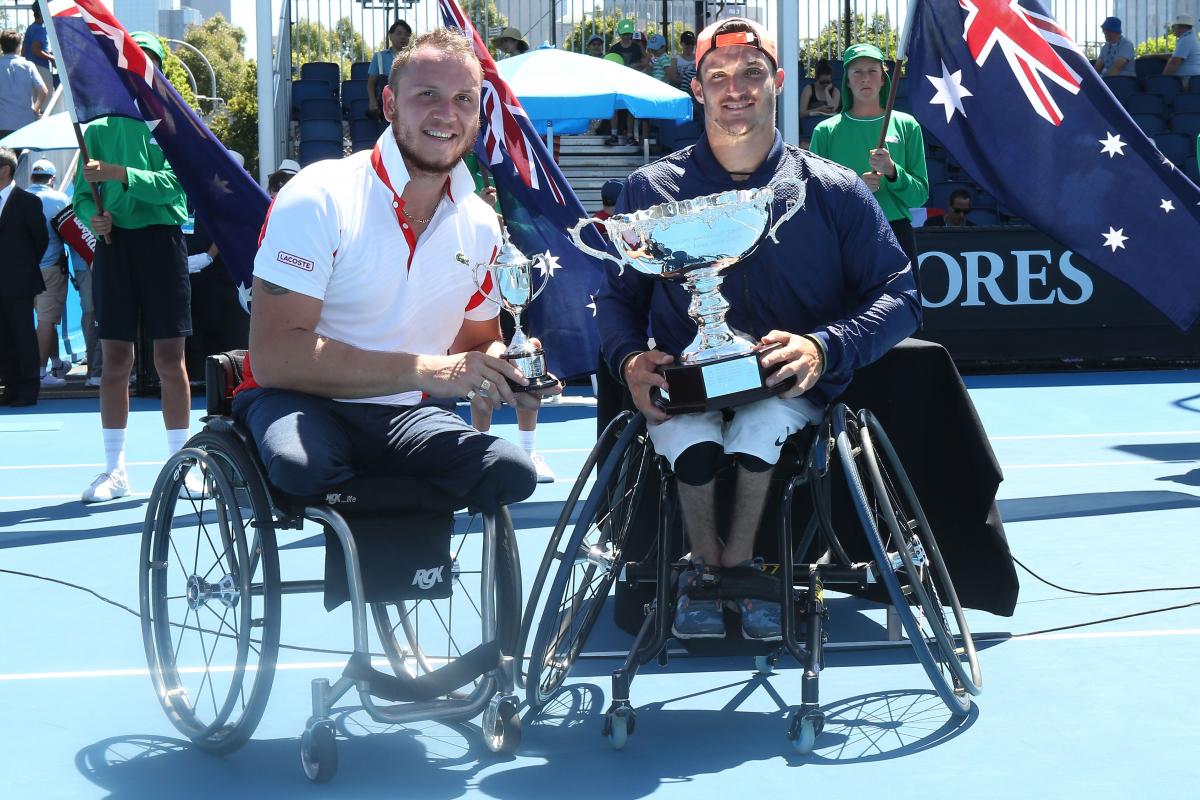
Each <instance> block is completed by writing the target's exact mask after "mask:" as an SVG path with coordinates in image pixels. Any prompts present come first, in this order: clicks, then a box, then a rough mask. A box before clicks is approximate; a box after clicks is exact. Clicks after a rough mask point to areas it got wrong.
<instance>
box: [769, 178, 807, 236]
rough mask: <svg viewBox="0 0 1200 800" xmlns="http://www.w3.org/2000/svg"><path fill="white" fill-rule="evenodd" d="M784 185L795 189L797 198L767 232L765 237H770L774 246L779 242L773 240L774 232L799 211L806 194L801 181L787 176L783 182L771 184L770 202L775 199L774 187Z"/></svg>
mask: <svg viewBox="0 0 1200 800" xmlns="http://www.w3.org/2000/svg"><path fill="white" fill-rule="evenodd" d="M786 184H791V185H792V186H795V187H796V194H797V196H796V200H795V201H794V202H793V203H792V204H791V205H790V206H788V210H787V211H785V212H783V216H781V217H780V218H779V219H777V220H775V224H773V225H772V226H771V228H770V230H768V231H767V236H768V237H770V239H771V241H772V242H774V243H775V244H779V240H778V239H776V238H775V231H777V230H779V226H780V225H782V224H783V223H785V222H787V221H788V220H789V219H791V218H792V216H793V215H794V214H795V213H796V212H797V211H799V210H800V208H801V207H802V206H803V205H804V196H805V194H806V193H807V192H806V190H805V188H804V182H803V181H801V180H800V179H799V178H793V177H790V176H789V177H787V178H784V179H783V180H780V181H776V182H775V183H773V184H771V199H772V200H774V199H775V187H777V186H783V185H786ZM772 205H773V204H772Z"/></svg>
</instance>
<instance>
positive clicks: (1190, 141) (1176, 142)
mask: <svg viewBox="0 0 1200 800" xmlns="http://www.w3.org/2000/svg"><path fill="white" fill-rule="evenodd" d="M1153 138H1154V145H1155V146H1156V147H1157V148H1158V149H1159V151H1160V152H1161V153H1162V154H1163V155H1164V156H1166V157H1167V158H1169V159H1171V163H1172V164H1174V165H1175V166H1177V167H1182V166H1183V164H1184V162H1185V161H1187V158H1188V156H1190V155H1195V153H1196V138H1195V137H1194V136H1193V137H1191V138H1188V137H1187V136H1184V135H1183V134H1181V133H1160V134H1158V135H1157V136H1154V137H1153Z"/></svg>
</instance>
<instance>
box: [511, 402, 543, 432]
mask: <svg viewBox="0 0 1200 800" xmlns="http://www.w3.org/2000/svg"><path fill="white" fill-rule="evenodd" d="M540 409H541V405H540V404H539V405H536V406H533V407H532V408H525V407H524V406H517V430H519V431H532V430H535V429H537V418H538V411H539V410H540Z"/></svg>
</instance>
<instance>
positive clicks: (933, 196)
mask: <svg viewBox="0 0 1200 800" xmlns="http://www.w3.org/2000/svg"><path fill="white" fill-rule="evenodd" d="M958 189H963V190H965V191H968V192H970V193H971V197H972V198H974V197H975V187H973V186H971V185H970V184H969V183H963V182H961V181H942V182H941V183H935V184H933V185H931V186H930V187H929V203H928V205H929V206H931V207H932V208H946V207H947V206H949V205H950V195H951V193H952V192H955V191H957V190H958ZM972 205H974V200H972Z"/></svg>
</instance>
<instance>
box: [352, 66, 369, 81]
mask: <svg viewBox="0 0 1200 800" xmlns="http://www.w3.org/2000/svg"><path fill="white" fill-rule="evenodd" d="M370 69H371V62H370V61H355V62H354V63H353V64H351V65H350V80H352V81H365V80H366V79H367V72H368V71H369V70H370Z"/></svg>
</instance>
